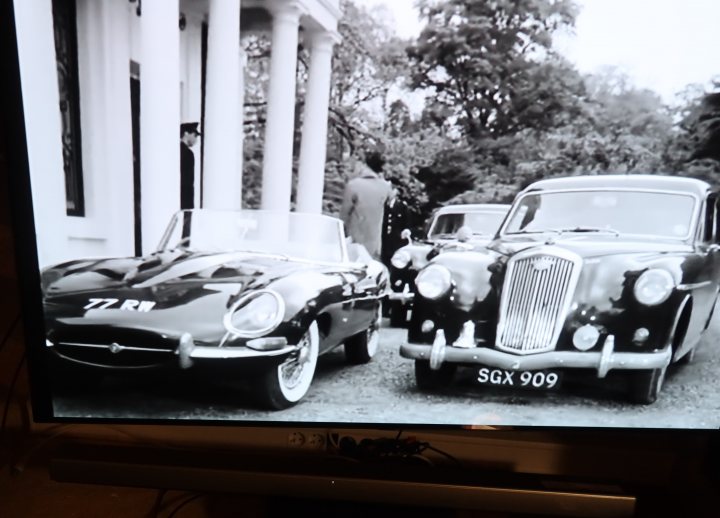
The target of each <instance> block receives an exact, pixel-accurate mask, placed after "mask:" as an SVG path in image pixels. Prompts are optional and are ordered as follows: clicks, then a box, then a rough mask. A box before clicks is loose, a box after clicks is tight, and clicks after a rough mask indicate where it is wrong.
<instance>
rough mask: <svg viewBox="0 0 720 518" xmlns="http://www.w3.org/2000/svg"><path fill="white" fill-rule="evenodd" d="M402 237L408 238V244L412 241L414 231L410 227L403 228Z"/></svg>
mask: <svg viewBox="0 0 720 518" xmlns="http://www.w3.org/2000/svg"><path fill="white" fill-rule="evenodd" d="M400 238H401V239H407V242H408V244H411V243H412V232H411V231H410V229H409V228H406V229H403V231H402V232H400Z"/></svg>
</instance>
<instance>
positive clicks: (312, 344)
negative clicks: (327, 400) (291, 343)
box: [258, 322, 320, 410]
mask: <svg viewBox="0 0 720 518" xmlns="http://www.w3.org/2000/svg"><path fill="white" fill-rule="evenodd" d="M319 344H320V337H319V334H318V327H317V323H315V322H313V323H312V324H310V326H309V327H308V330H307V332H306V333H305V335H304V336H303V337H302V339H301V340H300V343H298V348H297V350H296V351H294V352H293V353H292V354H290V355H289V356H288V357H287V359H286V360H285V361H284V362H283V363H281V364H280V365H278V366H277V367H275V368H273V369H270V370H269V371H267V372H266V373H264V374H263V375H262V379H261V383H260V391H259V392H258V396H259V397H260V399H261V401H262V403H263V405H264V406H267V407H270V408H272V409H275V410H282V409H283V408H288V407H291V406H293V405H294V404H295V403H297V402H298V401H300V400H301V399H302V398H303V397H304V396H305V394H307V392H308V390H309V389H310V384H311V383H312V380H313V377H314V376H315V367H316V366H317V359H318V353H319Z"/></svg>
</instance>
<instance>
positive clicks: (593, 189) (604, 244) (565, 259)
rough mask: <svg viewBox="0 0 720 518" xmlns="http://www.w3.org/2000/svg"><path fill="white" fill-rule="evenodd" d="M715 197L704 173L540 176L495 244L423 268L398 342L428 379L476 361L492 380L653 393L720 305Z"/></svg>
mask: <svg viewBox="0 0 720 518" xmlns="http://www.w3.org/2000/svg"><path fill="white" fill-rule="evenodd" d="M717 199H718V194H717V192H716V191H715V190H713V189H711V187H710V186H709V185H708V184H707V183H705V182H702V181H700V180H695V179H689V178H681V177H669V176H655V175H606V176H586V177H571V178H559V179H550V180H543V181H539V182H536V183H534V184H532V185H530V186H529V187H528V188H526V189H525V190H524V191H523V192H521V193H520V194H519V195H518V197H517V198H516V199H515V202H514V203H513V205H512V208H511V209H510V212H509V214H508V217H507V218H506V219H505V221H504V222H503V224H502V226H501V227H500V229H499V230H498V232H497V235H496V236H495V239H494V240H493V241H491V242H490V244H489V245H488V246H487V247H486V249H485V250H474V251H456V252H447V253H443V254H441V255H438V256H437V257H436V258H434V259H433V260H432V261H431V262H430V263H429V264H428V265H427V266H426V267H425V268H424V269H423V270H422V271H421V272H420V273H419V275H418V277H417V279H416V285H417V291H418V295H417V296H416V297H415V305H414V308H413V315H412V320H411V324H410V329H409V335H408V343H406V344H404V345H402V347H401V355H402V356H404V357H405V358H410V359H414V360H415V376H416V381H417V384H418V386H419V387H421V388H424V389H433V388H439V387H441V386H443V385H446V384H448V383H450V382H451V380H452V378H453V375H454V372H455V369H456V367H457V366H468V367H472V368H473V369H475V370H476V375H475V378H476V380H477V382H478V383H479V384H481V385H495V386H503V387H517V388H520V387H525V388H529V389H536V390H549V389H554V388H557V387H558V386H559V385H560V383H561V381H562V377H563V374H567V373H568V371H569V370H575V373H580V369H583V370H584V371H583V372H587V373H589V374H588V375H590V376H593V377H594V378H597V379H601V380H602V379H606V380H607V382H610V378H611V377H612V378H613V380H617V379H619V383H620V385H619V387H622V388H623V389H624V390H627V393H628V395H629V398H630V400H632V401H634V402H636V403H641V404H649V403H652V402H654V401H655V400H656V398H657V397H658V393H659V392H660V389H661V387H662V384H663V380H664V377H665V373H666V370H667V368H668V365H669V364H670V363H671V362H677V361H690V360H692V358H693V356H694V354H695V351H696V349H697V346H698V343H699V341H700V338H701V336H702V334H703V332H704V331H705V330H706V329H707V327H708V325H709V323H710V319H711V317H712V314H713V310H714V308H715V305H716V301H717V298H718V290H719V287H720V284H719V282H720V245H719V244H718V243H719V242H720V218H718V207H717ZM609 373H613V374H612V376H608V374H609ZM612 382H613V383H615V381H612Z"/></svg>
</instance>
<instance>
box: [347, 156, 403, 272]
mask: <svg viewBox="0 0 720 518" xmlns="http://www.w3.org/2000/svg"><path fill="white" fill-rule="evenodd" d="M383 165H384V160H383V158H382V156H381V155H380V153H378V152H375V151H373V152H370V153H368V154H367V155H366V157H365V163H358V166H357V171H356V177H355V178H353V179H352V180H350V181H349V182H348V183H347V185H346V186H345V193H344V195H343V203H342V207H341V209H340V218H341V219H342V220H343V222H344V223H345V233H346V234H347V235H348V237H350V239H351V240H352V241H353V242H354V243H358V244H361V245H363V246H364V247H365V248H366V249H367V251H368V253H369V254H370V255H371V256H372V257H373V259H376V260H380V250H381V246H382V223H383V213H384V209H385V203H386V202H387V200H388V199H389V198H390V195H391V191H392V186H391V185H390V183H389V182H387V181H385V180H384V179H383V178H382V177H381V176H380V174H381V173H382V167H383Z"/></svg>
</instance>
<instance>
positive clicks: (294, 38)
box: [262, 1, 301, 211]
mask: <svg viewBox="0 0 720 518" xmlns="http://www.w3.org/2000/svg"><path fill="white" fill-rule="evenodd" d="M268 4H269V5H268V6H269V7H270V9H271V11H272V14H273V23H272V47H271V52H272V54H271V58H270V86H269V89H268V90H269V91H268V96H267V99H268V101H267V102H268V106H267V123H266V126H265V147H264V153H263V176H262V208H263V209H268V210H279V211H289V210H290V193H291V182H292V158H293V157H292V151H293V133H294V129H295V78H296V69H297V46H298V30H299V24H300V14H301V11H300V8H299V6H298V4H297V3H296V2H294V1H273V2H269V3H268Z"/></svg>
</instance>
